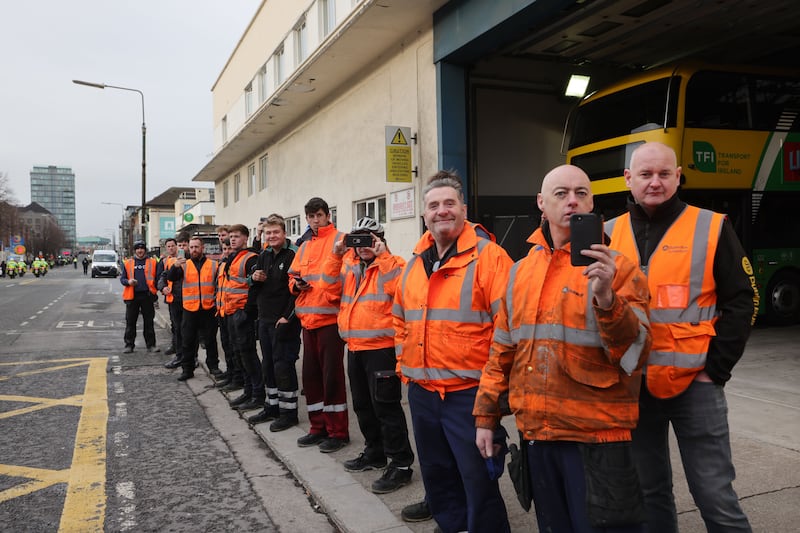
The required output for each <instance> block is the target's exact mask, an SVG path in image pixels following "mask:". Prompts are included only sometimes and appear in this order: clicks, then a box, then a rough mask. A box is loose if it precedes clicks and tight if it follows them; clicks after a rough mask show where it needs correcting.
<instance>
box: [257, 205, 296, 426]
mask: <svg viewBox="0 0 800 533" xmlns="http://www.w3.org/2000/svg"><path fill="white" fill-rule="evenodd" d="M259 226H260V227H261V228H262V234H263V240H264V242H265V243H266V244H267V248H266V250H264V251H263V252H261V254H260V255H259V257H258V262H257V263H256V267H255V268H256V269H255V271H254V272H253V275H252V280H253V286H254V287H257V288H258V296H257V299H256V301H257V302H258V339H259V342H260V343H261V356H262V367H261V368H262V371H263V374H264V382H265V384H266V387H267V400H266V404H265V405H264V409H263V410H262V411H261V412H259V413H258V414H255V415H253V416H251V417H250V418H249V419H248V421H249V422H250V423H251V424H258V423H261V422H266V421H268V420H275V421H274V422H273V423H272V424H270V426H269V429H270V431H283V430H285V429H288V428H290V427H292V426H296V425H297V396H298V390H297V389H298V385H297V371H296V370H295V362H296V361H297V359H298V357H299V353H300V321H299V320H298V318H297V317H296V316H295V314H294V301H295V297H294V296H293V295H292V294H291V293H290V292H289V275H288V271H289V265H291V264H292V260H293V259H294V255H295V252H296V251H297V248H296V247H295V246H294V245H293V244H292V243H291V242H290V241H289V240H287V239H286V222H285V221H284V219H283V217H281V216H280V215H275V214H272V215H270V216H268V217H267V218H266V220H265V221H264V222H263V224H260V225H259Z"/></svg>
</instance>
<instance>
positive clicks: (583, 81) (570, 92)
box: [564, 74, 589, 98]
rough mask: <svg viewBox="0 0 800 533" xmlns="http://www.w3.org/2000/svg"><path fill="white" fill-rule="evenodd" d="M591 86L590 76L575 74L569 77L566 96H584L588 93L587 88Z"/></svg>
mask: <svg viewBox="0 0 800 533" xmlns="http://www.w3.org/2000/svg"><path fill="white" fill-rule="evenodd" d="M588 88H589V76H580V75H578V74H573V75H572V76H570V77H569V83H568V84H567V90H566V91H564V95H565V96H574V97H576V98H583V96H584V95H585V94H586V89H588Z"/></svg>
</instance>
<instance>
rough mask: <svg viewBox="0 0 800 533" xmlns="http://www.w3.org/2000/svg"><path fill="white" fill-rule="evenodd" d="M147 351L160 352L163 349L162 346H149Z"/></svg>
mask: <svg viewBox="0 0 800 533" xmlns="http://www.w3.org/2000/svg"><path fill="white" fill-rule="evenodd" d="M147 351H148V352H149V353H159V352H160V351H161V348H159V347H158V346H148V347H147Z"/></svg>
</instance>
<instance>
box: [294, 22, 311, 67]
mask: <svg viewBox="0 0 800 533" xmlns="http://www.w3.org/2000/svg"><path fill="white" fill-rule="evenodd" d="M306 57H308V29H307V28H306V16H305V15H303V17H302V18H301V19H300V20H299V21H298V23H297V25H296V26H295V27H294V65H295V67H297V66H299V65H300V63H302V62H303V61H305V59H306Z"/></svg>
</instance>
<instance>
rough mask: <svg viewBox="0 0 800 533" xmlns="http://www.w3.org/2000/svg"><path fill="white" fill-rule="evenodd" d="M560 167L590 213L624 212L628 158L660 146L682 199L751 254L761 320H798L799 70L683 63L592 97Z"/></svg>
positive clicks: (572, 124) (578, 115)
mask: <svg viewBox="0 0 800 533" xmlns="http://www.w3.org/2000/svg"><path fill="white" fill-rule="evenodd" d="M568 127H569V130H570V136H569V138H570V142H569V150H568V152H567V161H568V162H570V163H572V164H574V165H577V166H579V167H581V168H583V169H584V170H585V171H586V172H587V173H588V174H589V177H590V179H591V180H592V191H593V193H594V194H595V195H596V196H595V206H596V210H597V211H599V212H601V213H602V214H603V215H604V216H605V217H606V219H608V218H611V217H613V216H616V215H618V214H619V213H621V212H623V211H624V210H625V204H626V200H627V198H628V193H627V187H626V185H625V179H624V177H623V170H624V169H625V168H626V167H627V166H628V163H629V162H630V154H631V152H632V151H633V150H634V149H635V148H636V147H637V146H639V145H640V144H642V143H645V142H654V141H658V142H662V143H664V144H667V145H669V146H671V147H672V148H673V149H674V150H675V152H676V153H677V154H678V163H679V164H680V165H681V166H682V167H683V172H682V174H683V176H682V177H681V189H680V196H681V198H682V199H683V200H685V201H687V202H689V203H692V204H694V205H698V206H701V207H707V208H709V209H713V210H715V211H718V212H722V213H726V214H727V215H728V217H729V218H730V220H731V222H732V223H733V226H734V228H735V229H736V231H737V233H738V234H739V237H740V238H741V240H742V243H743V244H744V246H745V249H746V250H747V252H748V254H749V255H750V259H751V262H752V264H753V268H754V270H755V281H756V285H757V287H758V289H759V293H760V301H761V304H760V309H759V313H760V314H767V315H768V317H769V318H770V319H771V321H772V322H775V323H784V324H785V323H794V322H797V321H798V320H800V217H798V215H797V214H796V211H800V72H797V71H778V70H775V69H761V68H756V67H729V66H707V65H698V64H681V65H673V66H669V67H665V68H659V69H654V70H651V71H646V72H643V73H641V74H639V75H638V76H635V77H632V78H630V79H627V80H625V81H621V82H620V83H617V84H615V85H613V86H610V87H606V88H605V89H603V90H600V91H597V92H595V93H593V94H591V95H589V96H587V97H586V98H584V100H583V101H582V102H581V103H580V105H579V106H578V108H577V109H576V110H575V112H574V113H573V115H572V117H570V120H569V124H568Z"/></svg>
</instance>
